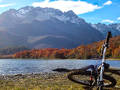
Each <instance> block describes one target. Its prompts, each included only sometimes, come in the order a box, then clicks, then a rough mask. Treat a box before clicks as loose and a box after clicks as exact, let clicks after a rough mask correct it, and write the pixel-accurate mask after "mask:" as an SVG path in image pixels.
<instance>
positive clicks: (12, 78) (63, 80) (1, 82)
mask: <svg viewBox="0 0 120 90" xmlns="http://www.w3.org/2000/svg"><path fill="white" fill-rule="evenodd" d="M113 76H114V75H113ZM115 78H116V79H117V81H118V83H117V85H116V87H120V77H119V76H115ZM0 90H89V89H85V87H84V86H82V85H80V84H77V83H74V82H72V81H70V80H68V78H67V74H60V73H54V74H53V73H44V74H26V75H21V74H19V75H9V76H0ZM93 90H95V88H94V89H93ZM107 90H113V88H111V89H110V88H109V89H107ZM114 90H119V89H116V88H114Z"/></svg>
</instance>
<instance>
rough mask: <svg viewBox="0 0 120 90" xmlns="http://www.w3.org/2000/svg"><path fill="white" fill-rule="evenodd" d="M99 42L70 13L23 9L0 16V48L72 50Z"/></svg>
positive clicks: (90, 29)
mask: <svg viewBox="0 0 120 90" xmlns="http://www.w3.org/2000/svg"><path fill="white" fill-rule="evenodd" d="M102 39H103V35H102V34H101V33H100V32H99V31H98V30H96V29H95V28H93V27H91V25H89V24H88V23H87V22H85V20H84V19H82V18H79V17H78V16H77V15H76V14H75V13H74V12H73V11H68V12H62V11H60V10H58V9H53V8H40V7H36V8H34V7H30V6H27V7H23V8H20V9H18V10H15V9H10V10H8V11H6V12H4V13H2V14H1V15H0V47H7V46H17V45H22V46H28V47H31V48H73V47H76V46H79V45H80V44H89V43H92V42H95V41H99V40H102Z"/></svg>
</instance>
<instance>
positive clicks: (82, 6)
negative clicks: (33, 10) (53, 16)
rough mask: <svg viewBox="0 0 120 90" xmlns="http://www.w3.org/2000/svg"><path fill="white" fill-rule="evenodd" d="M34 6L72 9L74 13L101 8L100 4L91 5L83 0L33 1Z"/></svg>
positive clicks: (63, 9)
mask: <svg viewBox="0 0 120 90" xmlns="http://www.w3.org/2000/svg"><path fill="white" fill-rule="evenodd" d="M32 6H34V7H43V8H45V7H50V8H55V9H59V10H61V11H63V12H66V11H69V10H72V11H74V12H75V13H76V14H83V13H88V12H92V11H95V10H97V9H100V8H102V6H98V5H93V4H90V3H87V2H85V1H80V0H79V1H72V0H56V1H49V0H45V1H42V2H34V3H33V4H32Z"/></svg>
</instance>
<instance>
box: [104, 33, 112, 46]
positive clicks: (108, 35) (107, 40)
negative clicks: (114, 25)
mask: <svg viewBox="0 0 120 90" xmlns="http://www.w3.org/2000/svg"><path fill="white" fill-rule="evenodd" d="M111 37H112V34H111V32H110V31H109V32H108V34H107V37H106V41H105V46H106V47H108V46H109V40H110V38H111Z"/></svg>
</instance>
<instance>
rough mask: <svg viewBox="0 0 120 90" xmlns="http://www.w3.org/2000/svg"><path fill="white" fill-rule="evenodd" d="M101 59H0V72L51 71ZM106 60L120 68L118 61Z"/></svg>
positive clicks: (77, 67)
mask: <svg viewBox="0 0 120 90" xmlns="http://www.w3.org/2000/svg"><path fill="white" fill-rule="evenodd" d="M100 62H101V60H75V59H74V60H68V59H67V60H37V59H31V60H26V59H25V60H24V59H0V74H2V75H8V74H20V73H22V74H27V73H40V72H53V71H52V70H53V69H56V68H67V69H79V68H81V67H84V66H87V65H91V64H99V63H100ZM107 62H108V63H109V64H110V65H111V66H112V67H116V68H120V61H110V60H107Z"/></svg>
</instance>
